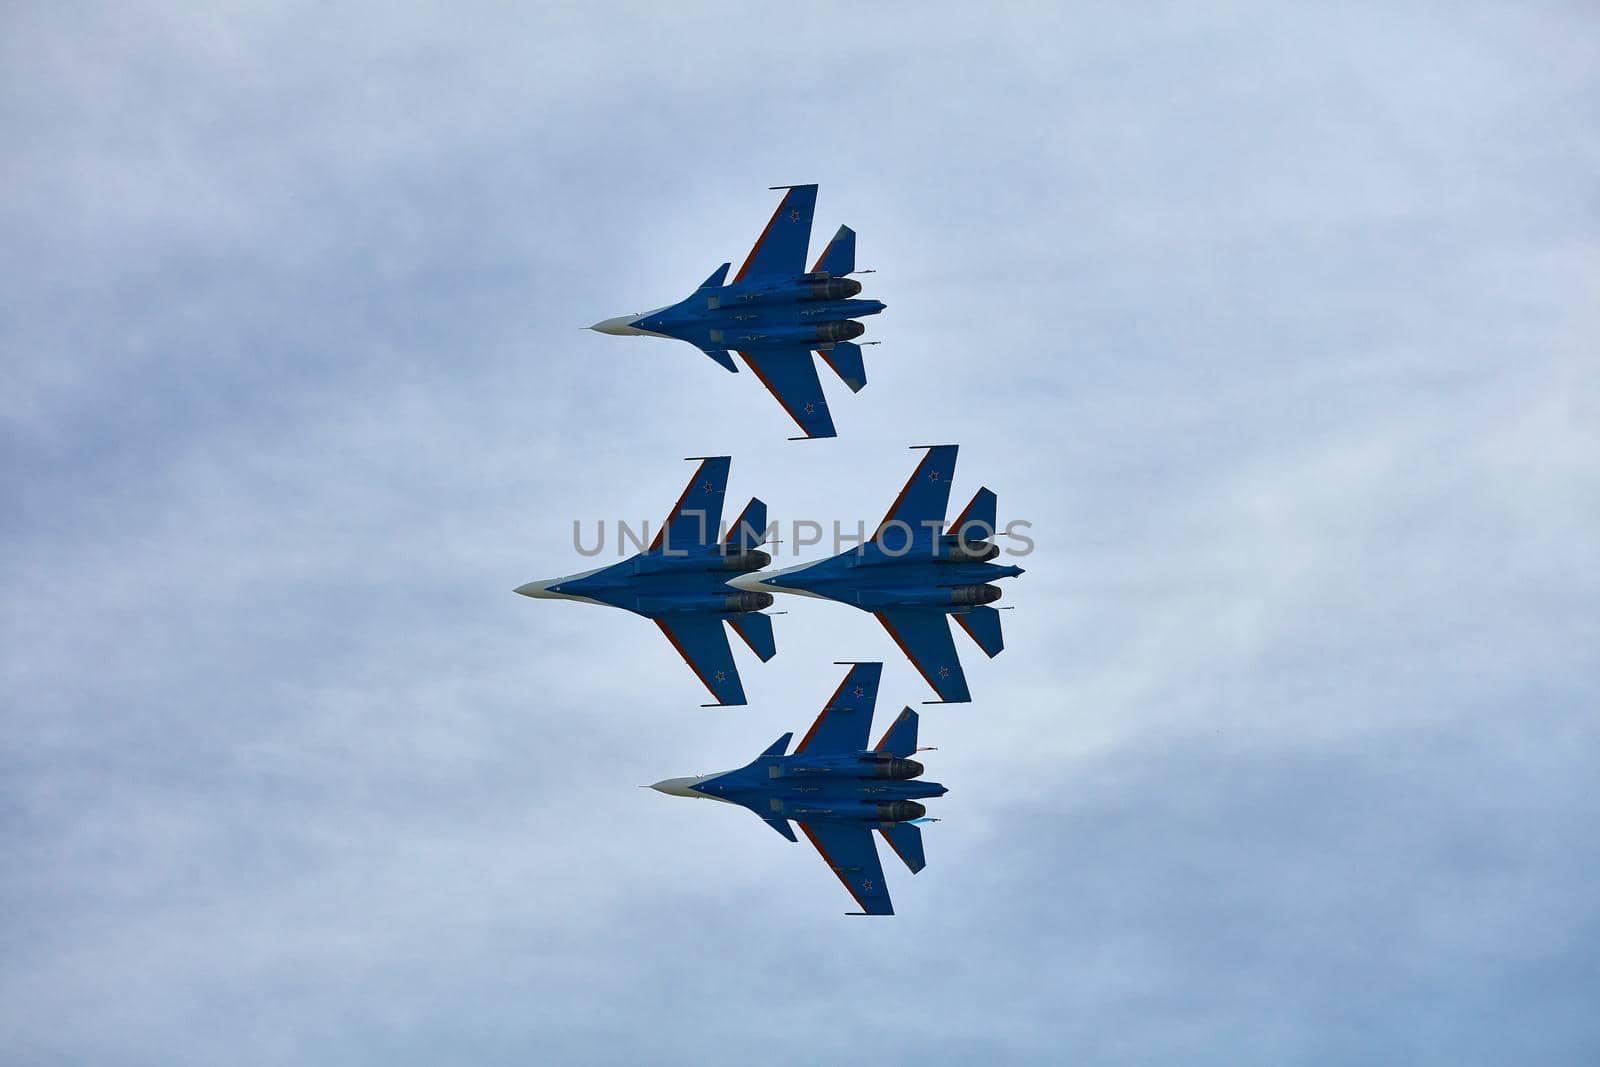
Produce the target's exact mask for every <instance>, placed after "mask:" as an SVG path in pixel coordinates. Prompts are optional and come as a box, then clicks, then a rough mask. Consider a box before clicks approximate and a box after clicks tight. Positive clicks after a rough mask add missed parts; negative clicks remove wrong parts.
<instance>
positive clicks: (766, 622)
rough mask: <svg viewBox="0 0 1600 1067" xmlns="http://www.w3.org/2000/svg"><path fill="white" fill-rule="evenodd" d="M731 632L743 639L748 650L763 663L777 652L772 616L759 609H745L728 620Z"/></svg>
mask: <svg viewBox="0 0 1600 1067" xmlns="http://www.w3.org/2000/svg"><path fill="white" fill-rule="evenodd" d="M728 625H729V626H732V627H733V632H734V633H736V634H738V635H739V636H740V637H742V638H743V639H744V643H745V644H747V645H749V646H750V651H751V652H754V653H755V654H756V655H757V656H759V657H760V659H761V662H762V663H765V662H767V660H769V659H771V658H772V657H773V656H776V655H777V654H778V639H777V638H776V637H774V636H773V634H772V616H771V615H763V614H761V612H759V611H747V612H745V613H744V614H743V615H735V616H733V617H732V618H730V619H729V620H728Z"/></svg>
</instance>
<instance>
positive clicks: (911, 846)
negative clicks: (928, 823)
mask: <svg viewBox="0 0 1600 1067" xmlns="http://www.w3.org/2000/svg"><path fill="white" fill-rule="evenodd" d="M878 832H879V833H880V834H882V835H883V839H884V840H885V841H887V842H888V843H889V847H890V848H891V849H893V850H894V854H895V855H896V856H899V857H900V862H901V863H904V864H905V865H906V870H908V871H910V872H911V873H912V874H916V873H917V872H918V871H920V870H922V868H924V867H926V866H927V865H928V861H927V859H926V857H924V855H923V853H922V831H921V830H919V829H917V827H916V825H915V824H913V823H908V822H897V823H895V824H894V825H893V826H880V827H878Z"/></svg>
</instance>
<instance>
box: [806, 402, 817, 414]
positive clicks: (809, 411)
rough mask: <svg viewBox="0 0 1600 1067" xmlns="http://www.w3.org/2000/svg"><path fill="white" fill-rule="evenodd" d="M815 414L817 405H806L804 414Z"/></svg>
mask: <svg viewBox="0 0 1600 1067" xmlns="http://www.w3.org/2000/svg"><path fill="white" fill-rule="evenodd" d="M816 413H817V405H815V404H807V405H806V414H807V415H815V414H816Z"/></svg>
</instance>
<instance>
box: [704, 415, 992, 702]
mask: <svg viewBox="0 0 1600 1067" xmlns="http://www.w3.org/2000/svg"><path fill="white" fill-rule="evenodd" d="M913 447H915V448H926V449H927V450H928V453H927V455H925V456H924V457H923V458H922V462H921V463H919V464H918V465H917V469H916V470H915V471H913V472H912V475H911V480H910V481H908V482H906V486H905V488H904V489H902V490H900V495H899V496H898V497H897V498H895V502H894V503H893V504H892V505H891V506H890V508H889V513H888V514H887V515H885V516H884V517H883V521H882V522H881V523H879V524H878V528H877V530H876V531H875V532H874V533H873V535H872V537H871V538H870V539H869V540H867V541H866V542H865V543H863V544H862V545H860V546H859V547H857V548H853V549H850V550H848V551H845V552H841V553H839V554H838V555H837V556H832V557H830V558H828V559H825V560H820V561H818V562H815V563H802V564H800V565H799V566H796V567H788V568H785V569H783V570H778V571H770V572H768V573H766V574H743V575H740V576H739V577H737V578H735V579H734V580H733V581H732V583H731V584H732V585H733V586H735V587H736V588H739V589H744V590H746V591H748V592H752V593H760V592H768V591H770V592H780V591H781V592H786V593H798V594H799V595H801V596H814V597H821V598H822V599H824V600H837V601H839V602H840V603H841V604H850V605H853V606H854V607H857V608H860V609H861V610H862V611H870V612H872V614H873V615H875V616H876V617H877V619H878V621H879V622H881V623H883V628H884V629H885V630H888V631H889V636H890V637H892V638H894V640H895V644H897V645H899V646H900V651H902V652H904V653H905V654H906V658H907V659H909V660H911V663H912V665H913V666H915V667H916V668H917V670H918V671H920V672H921V673H922V676H923V677H924V678H926V679H927V681H928V684H929V685H931V686H933V689H934V692H936V693H938V694H939V699H938V700H930V701H927V702H926V703H929V704H939V703H951V704H959V703H965V702H966V701H969V700H971V699H972V695H971V693H969V692H968V690H967V677H966V674H965V672H964V671H962V669H961V660H960V659H959V658H958V657H957V655H956V648H955V642H954V641H953V640H952V639H951V636H950V627H949V625H948V624H946V622H945V620H944V617H945V616H946V615H951V616H954V618H955V620H956V622H958V623H960V624H961V628H962V629H963V630H965V631H967V634H968V636H970V637H971V638H972V639H973V640H974V641H976V642H977V643H978V647H979V648H981V649H983V651H984V653H985V654H986V655H988V656H989V657H990V658H993V657H994V656H997V655H999V653H1000V650H1001V649H1003V648H1004V647H1005V641H1004V640H1003V638H1002V637H1001V633H1000V613H999V612H998V611H996V610H995V609H994V608H992V607H989V605H990V604H992V603H994V602H995V601H996V600H999V599H1000V589H999V588H998V587H997V586H993V585H990V584H988V583H990V582H993V581H995V580H997V579H1000V578H1012V577H1015V576H1017V575H1019V574H1021V573H1022V568H1021V567H1013V566H1001V565H999V564H995V563H990V562H989V561H990V560H992V559H994V558H995V557H996V556H998V555H999V554H1000V548H999V546H997V545H996V544H994V543H993V542H992V541H989V540H987V539H988V538H989V537H992V536H993V535H994V531H995V507H996V498H995V495H994V493H992V492H990V491H989V490H988V489H979V490H978V492H977V493H976V494H975V495H974V496H973V498H972V502H971V503H969V504H968V505H967V506H966V509H965V510H964V511H962V512H961V514H960V515H959V516H958V517H957V518H956V521H955V523H954V524H952V525H951V527H950V529H949V530H948V531H946V530H945V528H944V525H945V523H944V513H945V510H946V508H947V507H948V506H949V503H950V482H951V476H952V475H953V474H954V473H955V468H956V448H957V446H955V445H915V446H913Z"/></svg>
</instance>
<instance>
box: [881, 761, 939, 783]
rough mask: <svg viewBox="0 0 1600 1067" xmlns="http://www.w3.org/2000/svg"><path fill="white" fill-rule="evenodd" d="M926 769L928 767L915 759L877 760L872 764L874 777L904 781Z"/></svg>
mask: <svg viewBox="0 0 1600 1067" xmlns="http://www.w3.org/2000/svg"><path fill="white" fill-rule="evenodd" d="M924 770H926V768H925V767H923V766H922V764H920V763H918V762H917V761H916V760H914V759H885V760H875V761H874V762H873V764H872V777H874V778H890V779H893V780H894V781H897V782H903V781H905V780H906V779H908V778H915V777H916V776H917V775H919V774H921V773H922V772H923V771H924Z"/></svg>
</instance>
